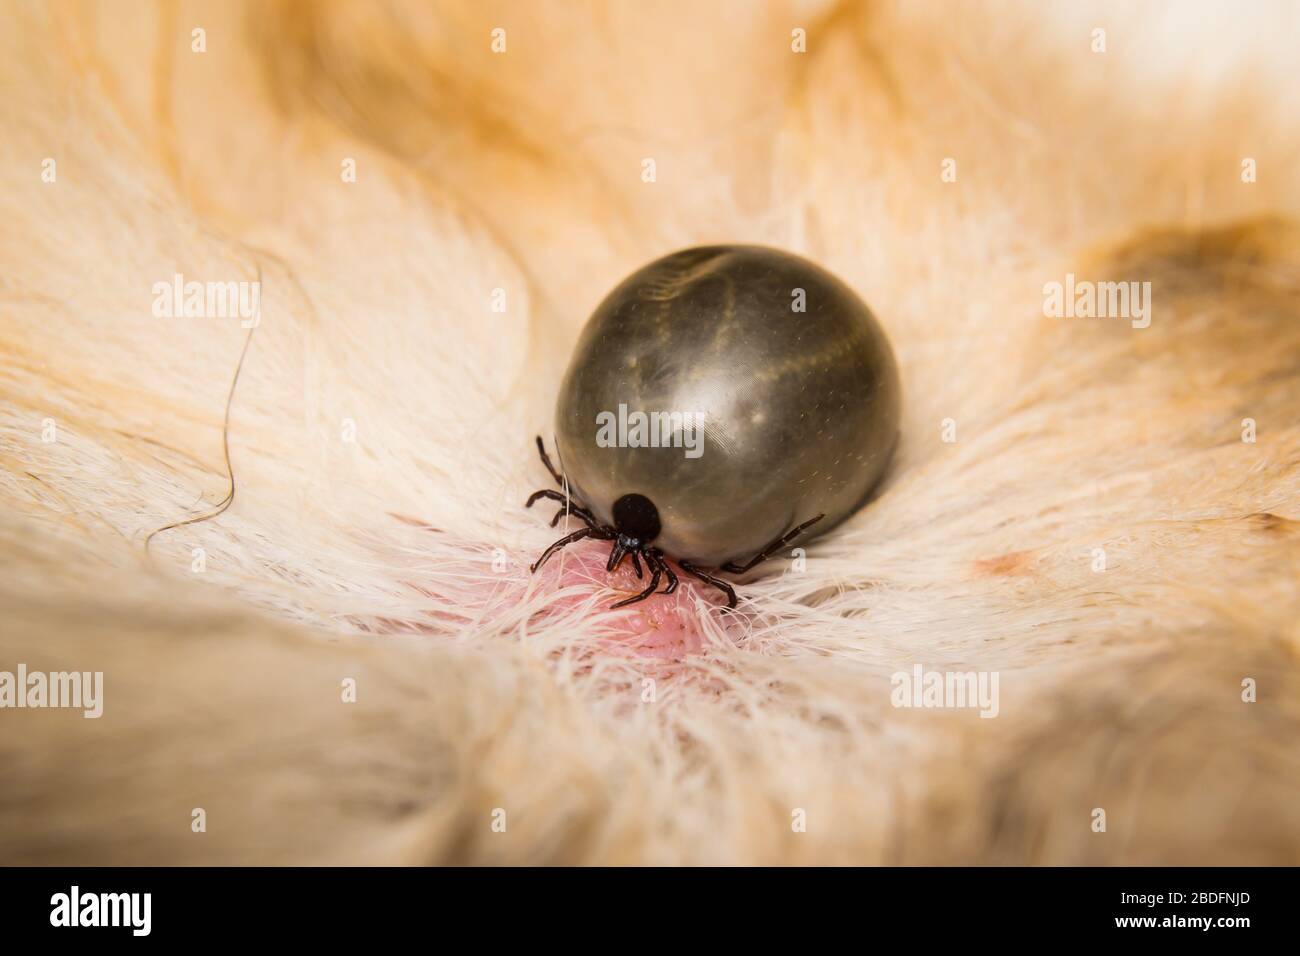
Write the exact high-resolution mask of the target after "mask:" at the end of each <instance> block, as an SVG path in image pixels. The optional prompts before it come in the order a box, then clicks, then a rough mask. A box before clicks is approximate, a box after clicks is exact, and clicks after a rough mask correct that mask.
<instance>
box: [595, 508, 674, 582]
mask: <svg viewBox="0 0 1300 956" xmlns="http://www.w3.org/2000/svg"><path fill="white" fill-rule="evenodd" d="M660 527H661V525H660V523H659V509H658V508H656V507H655V504H654V502H653V501H651V500H650V499H649V498H647V497H646V496H645V495H637V494H630V495H624V496H623V497H622V498H619V499H618V501H616V502H614V530H615V531H617V532H618V540H617V542H615V544H614V548H613V550H612V551H611V552H610V554H609V563H608V565H606V570H607V571H613V570H614V569H615V568H617V567H618V565H619V562H620V561H622V560H623V556H624V555H625V554H627V553H628V552H629V551H639V550H640V549H641V548H644V547H645V546H646V545H648V544H649V543H650V542H651V541H653V540H654V539H655V538H657V537H659V530H660Z"/></svg>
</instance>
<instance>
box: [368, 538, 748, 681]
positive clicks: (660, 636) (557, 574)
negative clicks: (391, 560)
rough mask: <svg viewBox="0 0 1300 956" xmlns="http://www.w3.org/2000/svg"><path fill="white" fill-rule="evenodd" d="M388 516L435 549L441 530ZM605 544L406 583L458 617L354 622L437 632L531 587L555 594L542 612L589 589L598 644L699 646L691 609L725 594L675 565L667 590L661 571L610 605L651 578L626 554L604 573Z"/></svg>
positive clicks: (667, 649) (665, 649)
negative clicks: (433, 581)
mask: <svg viewBox="0 0 1300 956" xmlns="http://www.w3.org/2000/svg"><path fill="white" fill-rule="evenodd" d="M392 517H394V518H396V519H397V520H398V521H400V522H402V523H403V524H405V525H407V526H408V527H411V528H415V529H418V530H419V531H421V532H426V533H428V534H429V535H430V536H432V538H433V540H432V541H429V540H427V539H426V541H425V544H424V545H423V547H431V549H432V550H433V551H434V552H435V553H436V551H437V539H438V538H439V537H440V536H441V535H443V534H445V532H443V531H442V530H440V529H438V528H435V527H432V526H431V525H429V524H427V523H425V522H423V521H420V520H419V519H416V518H411V517H408V516H406V515H399V514H394V515H392ZM563 532H564V528H563V527H560V528H559V529H557V530H556V532H555V534H556V537H558V536H559V535H560V534H562V533H563ZM609 549H610V542H608V541H590V540H588V541H578V542H575V543H574V544H572V545H570V546H569V547H567V548H565V549H564V550H562V551H560V552H557V553H556V554H553V555H551V558H550V560H549V561H547V562H546V564H545V565H544V566H543V567H541V568H539V569H538V571H537V574H536V575H530V574H529V573H528V568H529V566H530V565H531V564H532V562H533V561H535V560H536V559H537V555H538V554H541V550H542V549H541V548H538V550H537V552H536V554H531V555H518V556H516V560H517V561H518V562H519V565H522V574H520V573H518V570H512V571H511V573H509V574H502V575H501V576H500V577H499V578H498V577H496V576H495V575H488V576H484V575H483V569H482V566H481V565H479V566H478V567H476V568H475V569H474V571H475V574H473V575H467V576H466V577H465V578H464V579H463V580H464V581H465V582H466V583H464V584H463V585H461V586H459V587H456V586H454V585H453V586H451V588H452V589H451V590H450V592H449V591H448V590H444V589H439V590H440V591H441V592H442V593H435V592H434V591H432V590H430V586H429V584H428V583H427V582H423V583H417V582H408V583H409V586H410V587H411V588H412V589H414V590H415V591H417V592H418V593H420V594H424V595H426V596H428V597H430V598H437V599H439V600H442V601H446V602H450V603H453V604H454V605H456V606H458V607H461V608H464V610H465V612H466V613H465V616H464V617H461V615H455V616H452V615H448V614H446V613H434V612H431V613H428V615H427V616H428V617H429V618H430V619H431V620H433V621H436V622H437V625H421V624H419V623H418V622H413V621H409V620H405V621H397V620H388V619H368V620H365V621H361V620H357V621H354V622H353V623H354V624H355V625H356V626H357V627H359V628H361V629H362V630H364V631H368V632H371V633H378V634H391V633H411V632H415V633H428V634H438V633H443V629H444V628H445V627H447V626H456V625H457V624H459V623H463V622H464V621H466V620H478V621H480V622H482V621H484V620H485V619H486V620H491V619H492V618H493V617H495V616H496V614H497V613H499V612H500V611H502V610H505V609H507V608H513V607H516V606H518V603H519V602H520V601H521V600H522V599H523V597H524V594H525V592H526V591H527V589H528V588H530V587H531V588H532V589H534V594H537V593H541V594H552V593H553V594H554V595H555V596H554V597H553V598H552V599H551V600H550V601H549V602H546V603H545V605H544V607H543V609H542V610H540V611H539V614H540V615H542V616H550V615H555V614H562V613H565V612H569V611H572V610H574V609H576V608H579V607H586V606H588V605H591V604H592V597H593V592H594V595H595V602H594V607H592V609H591V611H590V612H589V613H591V614H595V615H601V617H602V618H603V620H602V621H601V624H602V627H603V631H604V635H605V636H604V637H603V639H602V643H603V644H604V645H605V649H606V650H607V651H608V652H610V653H623V654H628V653H630V654H632V655H635V656H637V657H649V658H655V659H659V660H666V661H672V660H681V659H682V658H684V657H686V656H688V655H691V654H697V653H699V652H700V651H701V650H702V649H703V648H704V635H703V633H702V632H701V628H700V620H701V617H700V615H701V610H700V609H697V605H700V604H702V605H703V606H704V607H705V608H708V607H715V608H717V607H725V605H726V601H725V599H724V598H723V596H722V594H721V593H719V592H718V591H717V589H716V588H713V587H710V586H709V585H707V584H704V583H703V582H701V581H698V580H696V579H695V578H693V577H691V576H690V575H688V574H686V573H685V572H683V571H682V570H681V569H680V568H678V567H676V566H674V567H673V570H674V571H675V572H676V573H677V578H678V581H679V583H678V585H677V590H676V591H675V592H674V593H672V594H664V593H663V589H664V588H665V587H667V585H668V578H667V576H666V575H665V576H662V577H661V578H660V582H659V591H658V593H656V594H652V595H651V596H650V597H648V598H646V599H645V600H644V601H638V602H637V603H636V604H631V605H628V606H627V607H621V608H610V605H611V604H615V603H617V602H618V601H621V600H623V599H625V598H629V597H632V596H633V595H635V594H638V593H640V592H641V591H642V590H643V589H644V588H645V587H646V586H647V585H648V584H649V583H650V572H649V569H648V568H647V567H646V565H645V562H644V561H642V563H641V571H642V574H643V575H644V577H642V578H637V576H636V572H635V571H634V570H633V568H632V558H631V556H630V555H629V556H628V557H626V558H624V559H623V561H622V563H621V564H620V565H619V567H618V569H617V570H616V571H614V572H613V573H612V574H611V573H609V572H606V570H605V564H606V562H607V561H608V560H609ZM492 556H493V552H492V551H490V550H489V549H487V548H484V550H483V559H482V560H483V561H484V562H488V563H490V562H491V561H492ZM476 564H477V562H476ZM517 568H518V565H516V569H517ZM471 582H472V583H471ZM565 592H571V593H565ZM733 617H734V616H733V615H729V614H724V615H722V616H721V618H720V619H719V622H720V625H721V627H722V629H723V630H729V629H730V627H731V626H732V620H733ZM438 625H441V626H438Z"/></svg>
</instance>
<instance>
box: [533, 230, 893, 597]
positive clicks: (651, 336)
mask: <svg viewBox="0 0 1300 956" xmlns="http://www.w3.org/2000/svg"><path fill="white" fill-rule="evenodd" d="M899 408H900V388H899V381H898V371H897V366H896V364H895V361H894V356H893V352H892V350H891V348H890V346H889V342H888V340H887V339H886V338H885V335H884V332H883V331H882V330H881V328H880V326H879V325H878V324H877V322H876V320H875V318H874V317H873V316H872V315H871V312H870V311H869V310H868V309H867V307H866V305H864V304H863V302H862V300H861V299H859V298H858V297H857V296H856V295H855V294H854V293H853V291H852V290H851V289H849V288H848V286H846V285H845V284H844V283H842V282H841V281H839V280H838V279H836V278H835V277H834V276H832V275H831V274H830V273H828V272H826V271H825V270H824V269H821V268H820V267H818V266H816V265H814V264H813V263H811V262H809V261H807V260H806V259H802V258H800V257H798V256H793V255H790V254H788V253H783V252H780V251H777V250H774V249H768V248H763V247H758V246H707V247H700V248H694V249H686V250H683V251H681V252H677V253H674V254H672V255H669V256H666V257H664V258H662V259H658V260H656V261H655V262H652V263H650V264H649V265H647V266H645V267H644V268H642V269H640V270H639V271H637V272H636V273H634V274H633V275H631V276H630V277H628V278H627V279H626V280H624V281H623V282H622V283H621V284H620V285H619V286H618V287H617V288H616V289H614V291H613V292H611V293H610V294H609V296H607V297H606V298H605V300H604V301H603V302H602V303H601V304H600V305H599V306H598V307H597V309H596V311H595V313H594V314H593V315H592V317H591V319H590V320H589V321H588V323H587V326H586V328H585V329H584V330H583V332H582V335H581V338H580V339H579V341H578V344H577V347H576V349H575V351H574V355H573V359H572V361H571V363H570V365H569V369H568V371H567V373H566V374H565V377H564V381H563V383H562V384H561V387H560V395H559V402H558V406H557V409H556V417H555V441H556V447H557V450H558V452H559V459H560V464H561V468H562V469H563V475H562V476H561V475H560V474H559V473H558V472H557V470H556V469H555V468H553V467H551V465H550V462H549V461H548V462H547V464H548V467H549V468H550V470H551V471H552V474H553V475H554V476H555V477H556V480H557V482H559V481H563V480H564V479H567V484H568V488H569V494H570V498H571V499H572V500H573V501H575V502H576V503H577V507H576V508H574V509H573V513H574V514H576V515H578V516H579V517H581V518H582V520H583V521H584V523H585V524H586V525H587V527H586V528H584V529H582V530H585V531H589V532H590V533H589V534H586V535H582V536H583V537H599V538H606V539H608V540H611V541H614V542H615V545H614V548H613V552H614V553H613V554H612V555H611V562H610V564H611V567H613V566H616V565H617V563H618V561H619V560H621V557H622V553H631V554H632V555H633V556H634V560H635V559H636V558H637V557H646V561H647V565H648V566H649V567H650V570H651V572H652V577H653V578H655V579H658V578H660V577H661V576H663V572H665V571H666V573H667V574H669V575H671V574H672V571H671V569H670V568H668V566H667V563H666V562H665V561H664V556H669V557H672V558H674V559H676V560H677V562H678V564H679V566H680V567H682V568H683V569H684V570H686V571H688V572H689V573H692V574H695V575H696V576H697V577H701V578H703V579H704V580H706V581H708V582H709V583H711V584H714V585H715V586H718V587H720V588H721V589H722V590H723V591H725V592H727V593H728V598H729V602H728V603H729V604H730V605H731V606H734V603H735V597H734V592H733V591H732V590H731V588H730V587H729V586H727V585H726V584H725V582H723V581H721V579H719V578H717V577H716V576H714V575H713V574H711V573H709V572H708V571H706V570H705V569H710V568H720V569H722V570H724V571H732V572H734V571H738V570H747V569H748V567H749V566H752V564H754V563H757V560H761V559H762V558H763V557H766V556H767V553H768V552H770V551H771V550H774V549H775V548H776V547H781V546H783V545H784V544H786V543H788V541H789V540H790V539H791V538H792V537H793V535H792V534H791V532H793V531H795V530H796V529H799V530H801V531H804V532H805V534H806V535H807V536H811V534H812V533H821V532H823V531H827V530H829V529H831V528H832V527H834V526H835V525H837V524H838V523H840V522H841V521H843V520H844V519H845V518H847V517H848V516H849V515H851V514H852V513H853V512H854V511H856V510H857V509H858V508H859V507H861V505H862V504H863V503H864V501H865V500H866V498H867V495H868V494H869V493H870V491H871V489H872V487H873V486H874V485H875V484H876V483H877V482H878V481H879V479H880V477H881V475H882V474H883V472H884V470H885V467H886V465H887V464H888V462H889V459H890V456H891V454H892V452H893V449H894V445H895V442H896V440H897V436H898V420H899ZM539 445H540V442H539ZM543 457H544V458H545V453H544V451H543ZM538 497H548V498H551V497H554V496H553V495H549V494H543V493H539V494H538V495H535V496H534V498H533V499H530V502H529V503H530V504H531V503H532V501H534V500H536V499H537V498H538ZM560 500H563V499H562V496H560ZM580 512H585V516H584V515H583V514H582V513H580ZM814 525H815V527H814ZM801 526H804V527H801ZM557 544H558V542H557ZM620 552H621V553H620ZM650 552H653V553H650ZM549 553H550V552H548V556H549ZM539 564H540V562H539ZM637 567H638V569H639V562H638V563H637ZM661 568H662V571H661V570H660V569H661ZM656 583H657V581H656ZM670 586H672V587H675V586H676V579H675V576H674V577H673V578H672V580H671V581H670ZM649 593H653V591H649V592H643V594H644V595H645V596H648V595H649ZM638 597H639V596H638Z"/></svg>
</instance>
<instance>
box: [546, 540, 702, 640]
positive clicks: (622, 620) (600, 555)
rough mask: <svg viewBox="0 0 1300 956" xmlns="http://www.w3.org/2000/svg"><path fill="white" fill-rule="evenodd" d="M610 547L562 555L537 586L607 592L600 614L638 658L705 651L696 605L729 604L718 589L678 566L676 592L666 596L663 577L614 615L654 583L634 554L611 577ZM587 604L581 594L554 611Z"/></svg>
mask: <svg viewBox="0 0 1300 956" xmlns="http://www.w3.org/2000/svg"><path fill="white" fill-rule="evenodd" d="M609 548H610V543H609V542H606V541H602V542H589V541H582V542H578V543H576V544H574V545H571V546H570V547H568V548H566V549H565V551H564V552H563V561H561V555H560V554H554V555H552V556H551V559H550V560H549V561H548V562H547V563H546V565H545V566H544V567H542V568H539V569H538V571H537V577H538V578H540V580H539V581H538V582H537V586H538V587H545V588H555V589H557V590H558V589H561V588H569V587H572V586H584V585H585V587H582V590H583V591H589V590H590V589H591V588H592V587H593V586H594V587H596V588H601V589H605V591H606V594H602V595H601V603H600V606H599V610H598V612H597V613H607V614H608V616H609V620H608V622H607V623H608V627H609V631H610V632H611V637H610V640H611V642H612V643H615V644H617V645H619V646H621V647H622V648H624V649H625V650H630V651H633V652H634V653H636V654H637V655H638V656H643V657H655V658H662V659H678V658H681V657H683V656H685V655H687V654H695V653H698V652H699V651H700V650H701V649H702V648H703V647H704V638H703V635H702V634H701V633H700V627H699V611H697V610H696V609H695V605H696V602H697V601H699V600H701V599H703V601H704V602H705V604H711V605H714V606H723V605H725V601H723V600H721V595H720V594H718V592H717V591H716V589H714V588H711V587H709V586H708V585H703V584H702V582H699V581H696V580H695V579H694V578H692V577H691V576H690V575H688V574H686V573H685V572H683V571H682V570H681V569H680V568H677V567H674V568H673V570H674V571H675V572H676V574H677V578H678V581H679V582H680V583H679V584H678V585H677V590H676V591H675V592H674V593H672V594H664V593H663V589H664V588H665V587H667V585H668V578H667V576H666V575H665V576H662V577H661V578H660V581H659V591H658V593H655V594H652V595H651V596H650V597H648V598H646V599H645V600H644V601H638V602H637V603H636V604H631V605H628V606H627V607H620V608H615V609H613V610H609V605H610V604H614V603H617V602H618V601H621V600H623V599H625V598H629V597H632V596H633V595H635V594H638V593H640V592H641V591H642V590H644V589H645V588H646V587H647V586H648V585H649V583H650V571H649V569H648V568H647V567H646V566H645V562H644V561H642V562H641V571H642V574H644V575H645V576H644V577H642V578H638V577H637V576H636V572H635V571H634V570H633V568H632V558H631V556H630V555H629V556H628V557H626V558H624V559H623V562H622V563H621V564H620V565H619V567H618V569H617V570H615V571H614V572H613V573H612V574H610V573H609V572H607V571H606V570H605V563H606V562H607V561H608V560H609ZM606 595H607V598H606ZM587 600H588V598H587V595H586V594H581V593H580V594H575V595H573V596H572V597H568V596H565V597H561V598H558V599H557V601H556V604H555V606H556V607H557V608H563V609H567V608H570V607H574V606H576V605H579V604H584V603H586V601H587Z"/></svg>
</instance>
